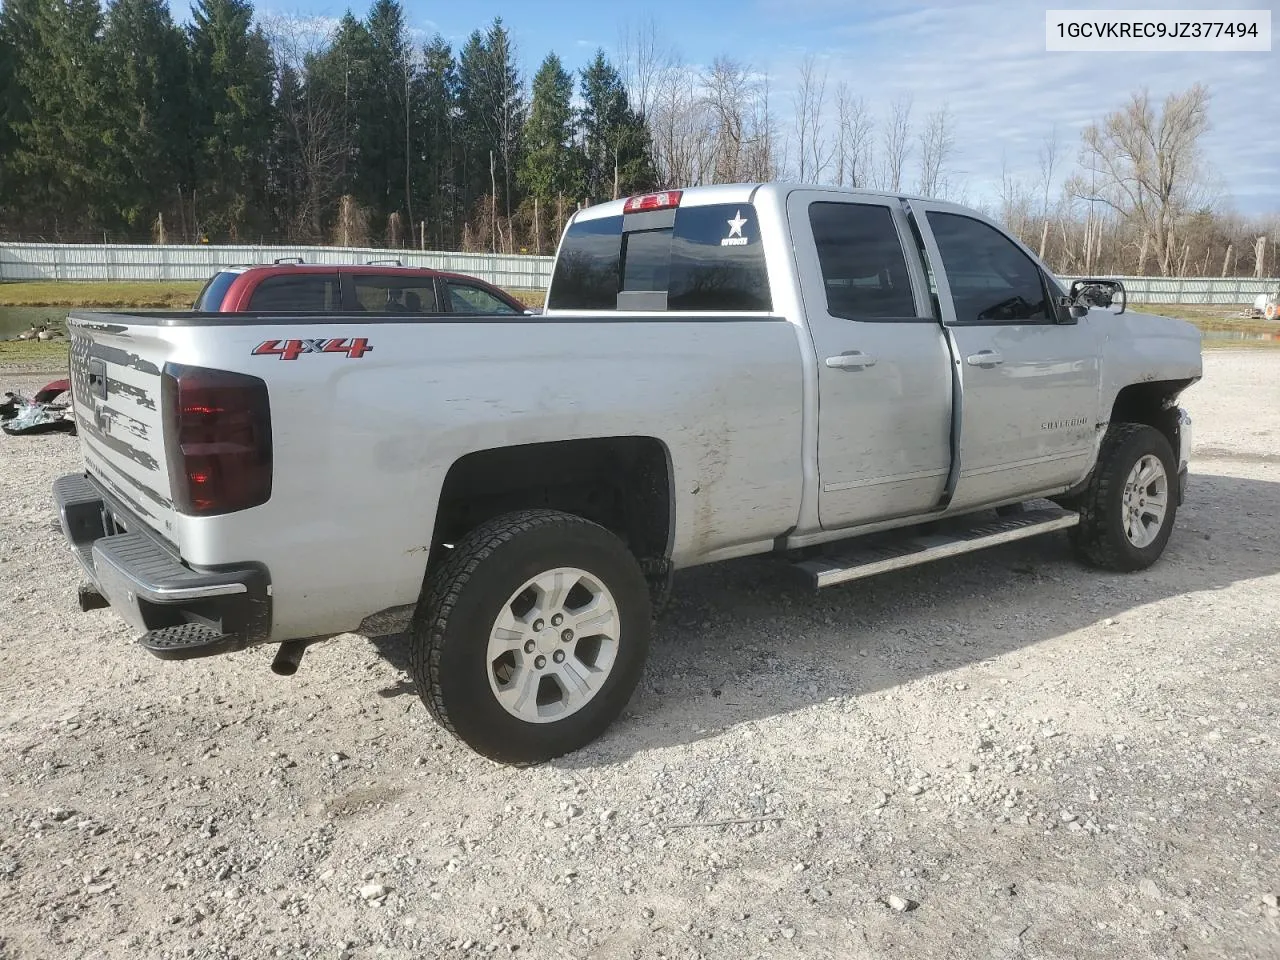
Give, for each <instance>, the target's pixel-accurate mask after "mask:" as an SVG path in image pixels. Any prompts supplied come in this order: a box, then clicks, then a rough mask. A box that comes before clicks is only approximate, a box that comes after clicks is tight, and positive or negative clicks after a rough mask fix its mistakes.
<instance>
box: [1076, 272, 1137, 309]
mask: <svg viewBox="0 0 1280 960" xmlns="http://www.w3.org/2000/svg"><path fill="white" fill-rule="evenodd" d="M1065 299H1066V301H1067V303H1068V304H1071V305H1080V306H1083V307H1084V308H1085V312H1086V313H1087V312H1088V311H1089V308H1090V307H1102V308H1113V307H1115V306H1116V301H1117V300H1118V301H1119V309H1118V310H1114V311H1113V312H1114V313H1116V314H1117V315H1118V314H1121V313H1124V311H1125V308H1126V307H1127V306H1128V305H1129V297H1128V294H1126V293H1125V289H1124V284H1123V283H1121V282H1120V281H1119V280H1102V279H1096V278H1092V277H1090V278H1082V279H1080V280H1076V281H1074V282H1072V284H1071V292H1070V293H1069V294H1068V295H1067V297H1066V298H1065ZM1073 315H1074V314H1073Z"/></svg>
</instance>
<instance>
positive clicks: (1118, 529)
mask: <svg viewBox="0 0 1280 960" xmlns="http://www.w3.org/2000/svg"><path fill="white" fill-rule="evenodd" d="M1148 455H1151V456H1155V457H1157V458H1159V460H1160V462H1161V464H1162V465H1163V466H1164V470H1165V477H1166V480H1167V504H1166V507H1165V513H1164V519H1163V522H1162V523H1161V525H1160V529H1159V531H1158V532H1157V534H1156V537H1155V539H1154V540H1152V541H1151V543H1149V544H1147V545H1146V546H1144V547H1138V546H1136V545H1135V544H1134V543H1132V542H1131V541H1130V540H1129V537H1128V536H1127V535H1126V534H1125V525H1124V515H1125V513H1124V492H1125V491H1124V488H1125V483H1126V482H1127V481H1128V478H1129V473H1130V471H1132V470H1133V468H1134V465H1135V464H1137V462H1138V461H1139V460H1140V459H1142V458H1143V457H1145V456H1148ZM1177 488H1178V469H1177V464H1176V462H1175V461H1174V456H1173V448H1172V447H1171V446H1170V445H1169V441H1168V439H1167V438H1166V437H1165V435H1164V434H1163V433H1161V432H1160V431H1159V430H1157V429H1156V428H1155V427H1151V426H1148V425H1146V424H1145V423H1117V424H1113V425H1112V426H1111V427H1110V428H1109V429H1108V430H1107V435H1106V436H1105V437H1104V438H1103V440H1102V448H1101V450H1100V451H1099V453H1098V462H1097V464H1096V465H1095V466H1094V468H1093V473H1092V475H1091V476H1090V477H1089V483H1088V485H1087V487H1086V488H1085V490H1084V491H1083V492H1082V493H1081V494H1080V495H1079V501H1078V503H1077V508H1078V509H1079V511H1080V524H1079V525H1078V526H1076V527H1073V528H1072V530H1071V542H1072V546H1073V547H1074V548H1075V551H1076V555H1077V556H1078V557H1079V558H1080V559H1081V560H1083V561H1084V562H1085V563H1088V564H1090V565H1091V566H1095V567H1100V568H1102V569H1104V570H1119V571H1123V572H1132V571H1135V570H1145V569H1146V568H1147V567H1149V566H1151V565H1152V564H1153V563H1155V562H1156V560H1158V559H1159V558H1160V555H1161V554H1162V553H1163V552H1164V548H1165V545H1166V544H1167V543H1168V542H1169V534H1170V533H1171V532H1172V531H1173V522H1174V518H1175V516H1176V515H1177V512H1178V490H1177Z"/></svg>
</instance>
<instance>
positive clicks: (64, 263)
mask: <svg viewBox="0 0 1280 960" xmlns="http://www.w3.org/2000/svg"><path fill="white" fill-rule="evenodd" d="M286 257H301V258H302V259H303V260H304V261H306V262H307V263H334V264H338V263H346V264H350V263H367V262H368V261H370V260H382V261H384V262H385V261H387V260H392V259H394V260H399V261H400V262H401V263H403V264H404V265H405V266H406V267H432V268H434V269H437V270H453V271H456V272H458V273H465V274H469V275H471V276H473V277H479V278H480V279H482V280H487V281H489V282H490V283H494V284H497V285H498V286H500V287H506V288H508V289H517V290H542V289H545V288H546V286H547V283H548V281H549V280H550V279H551V263H552V259H553V258H552V257H530V256H521V255H506V254H487V253H440V252H435V251H421V250H386V249H378V248H374V247H303V246H291V245H274V244H273V245H259V244H252V245H244V246H212V245H208V246H206V245H199V246H196V245H192V246H170V245H164V246H158V245H154V244H115V243H111V244H89V243H0V280H206V279H208V277H209V275H210V274H212V273H214V272H215V271H216V270H217V268H218V267H225V266H232V265H234V264H245V263H271V262H272V261H273V260H277V259H281V258H286Z"/></svg>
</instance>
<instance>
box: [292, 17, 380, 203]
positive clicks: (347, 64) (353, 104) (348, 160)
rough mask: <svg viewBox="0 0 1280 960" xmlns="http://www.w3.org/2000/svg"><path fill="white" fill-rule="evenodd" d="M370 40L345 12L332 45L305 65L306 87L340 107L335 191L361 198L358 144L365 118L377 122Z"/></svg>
mask: <svg viewBox="0 0 1280 960" xmlns="http://www.w3.org/2000/svg"><path fill="white" fill-rule="evenodd" d="M372 48H373V41H372V39H371V38H370V36H369V31H368V29H367V28H366V27H365V25H364V24H363V23H361V22H360V21H359V20H357V19H356V18H355V16H353V15H352V14H351V12H350V11H348V12H347V13H346V14H345V15H344V16H343V17H342V19H341V20H340V21H339V22H338V28H337V30H335V31H334V34H333V43H332V44H331V45H330V46H329V49H328V50H326V51H325V52H324V53H323V54H322V55H321V56H319V57H317V58H316V59H315V61H314V62H313V63H311V64H309V65H308V69H307V81H306V82H307V86H308V87H309V88H310V89H312V90H313V91H316V92H320V91H323V92H324V93H325V95H326V96H328V97H330V98H332V102H335V103H338V104H340V105H341V107H340V110H339V113H340V120H341V133H340V138H341V142H342V150H341V154H342V156H341V162H340V170H339V176H338V184H337V192H338V193H339V194H351V195H352V196H357V197H360V198H362V199H363V198H364V197H365V195H366V191H365V190H364V189H363V187H362V183H361V181H362V177H361V175H360V172H361V166H362V161H363V158H362V157H361V153H360V147H359V144H360V143H361V142H362V140H363V138H364V136H365V133H364V131H365V127H366V119H368V121H369V122H371V123H376V122H377V118H376V117H374V116H373V115H372V113H371V111H370V110H369V107H368V104H369V89H370V85H371V76H372V74H371V64H372V57H373V54H372Z"/></svg>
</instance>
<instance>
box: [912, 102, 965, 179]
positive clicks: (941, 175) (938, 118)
mask: <svg viewBox="0 0 1280 960" xmlns="http://www.w3.org/2000/svg"><path fill="white" fill-rule="evenodd" d="M955 144H956V141H955V136H954V135H953V134H952V132H951V118H950V114H949V112H948V110H947V105H946V104H945V103H944V104H943V105H942V106H941V107H940V108H939V109H937V110H935V111H934V112H933V113H931V114H929V116H928V119H926V120H925V124H924V131H923V132H922V133H921V134H920V183H919V187H918V192H919V193H920V194H921V195H922V196H925V197H940V196H943V195H945V194H946V192H947V177H946V168H947V162H948V161H949V160H950V159H951V155H952V154H953V153H954V152H955Z"/></svg>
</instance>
